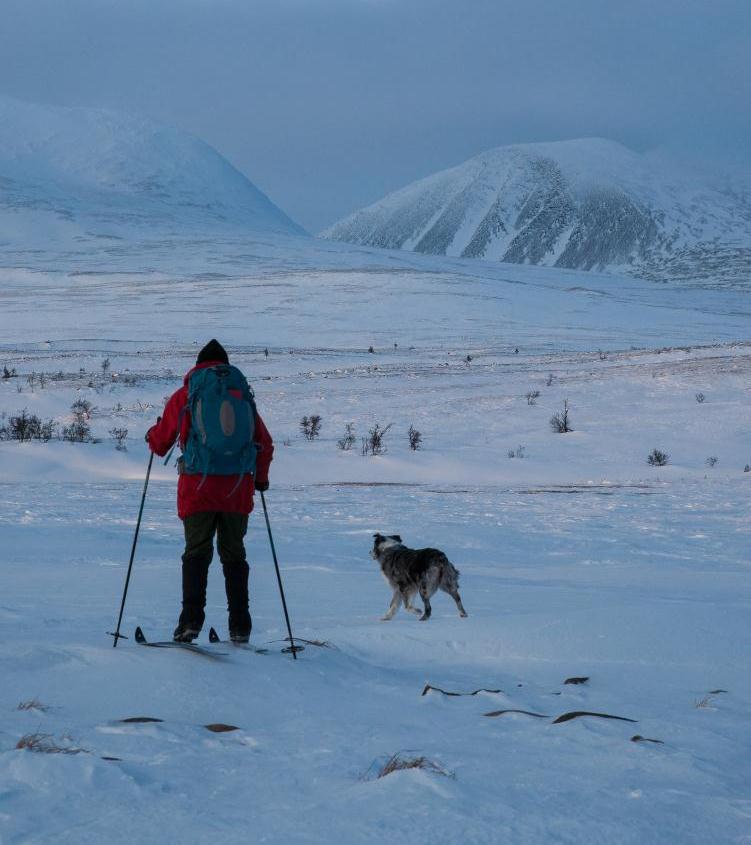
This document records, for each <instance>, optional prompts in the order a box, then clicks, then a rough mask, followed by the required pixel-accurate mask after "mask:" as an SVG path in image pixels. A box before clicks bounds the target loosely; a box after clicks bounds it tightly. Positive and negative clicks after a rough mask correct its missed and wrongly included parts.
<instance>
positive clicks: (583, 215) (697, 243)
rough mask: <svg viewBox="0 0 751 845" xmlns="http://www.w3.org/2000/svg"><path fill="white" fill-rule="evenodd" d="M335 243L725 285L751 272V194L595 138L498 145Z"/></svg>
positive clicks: (345, 226)
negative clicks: (713, 280) (712, 279)
mask: <svg viewBox="0 0 751 845" xmlns="http://www.w3.org/2000/svg"><path fill="white" fill-rule="evenodd" d="M322 234H323V237H326V238H331V239H334V240H340V241H347V242H350V243H356V244H363V245H369V246H377V247H385V248H389V249H406V250H413V251H415V252H422V253H429V254H432V255H450V256H462V257H466V258H484V259H490V260H499V261H506V262H512V263H515V264H542V265H552V266H556V267H567V268H576V269H583V270H591V269H597V270H603V269H606V268H608V269H611V268H612V269H616V268H617V269H620V270H623V269H627V270H629V271H630V272H635V273H636V274H637V275H642V276H650V275H656V276H658V277H664V276H671V275H672V276H680V277H684V278H702V277H708V276H710V275H712V276H713V277H716V276H717V274H718V272H719V273H720V274H722V275H724V276H725V277H726V278H727V277H730V278H733V277H736V276H739V275H741V274H743V275H747V274H748V269H749V266H751V191H749V189H748V184H747V183H745V182H742V181H741V180H738V181H737V182H736V184H735V186H734V188H732V189H731V188H720V187H714V186H708V185H704V184H700V183H699V182H697V180H696V179H695V178H690V177H689V176H687V175H686V174H685V173H682V172H680V171H678V170H677V169H676V168H675V167H674V166H672V165H669V164H666V162H665V161H658V159H657V158H653V157H650V156H644V155H640V154H638V153H635V152H632V151H631V150H629V149H627V148H626V147H623V146H621V145H620V144H617V143H615V142H613V141H607V140H603V139H598V138H587V139H580V140H575V141H561V142H556V143H548V144H525V145H515V146H509V147H499V148H498V149H494V150H489V151H488V152H485V153H482V154H481V155H478V156H475V157H474V158H472V159H469V161H466V162H465V163H464V164H460V165H459V166H458V167H454V168H451V169H450V170H444V171H442V172H440V173H436V174H434V175H432V176H429V177H427V178H426V179H422V180H420V181H418V182H415V183H413V184H411V185H408V186H407V187H405V188H403V189H402V190H399V191H397V192H395V193H392V194H389V195H388V196H387V197H385V198H384V199H382V200H380V201H379V202H377V203H375V204H373V205H371V206H368V207H367V208H365V209H362V210H361V211H357V212H355V213H354V214H352V215H351V216H349V217H347V218H346V219H344V220H342V221H340V222H339V223H336V224H334V225H333V226H332V227H331V228H329V229H328V230H326V231H325V232H323V233H322Z"/></svg>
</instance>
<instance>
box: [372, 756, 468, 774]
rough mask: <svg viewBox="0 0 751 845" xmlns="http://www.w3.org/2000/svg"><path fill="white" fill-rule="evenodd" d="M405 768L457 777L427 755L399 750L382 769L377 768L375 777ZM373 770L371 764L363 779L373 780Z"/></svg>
mask: <svg viewBox="0 0 751 845" xmlns="http://www.w3.org/2000/svg"><path fill="white" fill-rule="evenodd" d="M405 769H422V770H423V771H426V772H433V774H436V775H441V776H442V777H446V778H454V777H456V775H455V774H454V773H453V772H450V771H448V770H447V769H444V768H443V766H441V765H439V764H438V763H436V762H435V761H434V760H429V759H428V758H427V757H423V756H420V757H406V756H402V753H401V752H397V753H396V754H392V755H391V757H389V759H388V760H387V761H386V762H385V763H384V764H383V765H382V766H381V768H380V769H376V771H375V779H376V780H378V779H379V778H385V777H386V775H390V774H393V773H394V772H401V771H404V770H405ZM372 771H373V767H372V766H371V768H370V769H369V770H368V772H367V773H366V774H365V776H364V777H363V780H372V779H373V778H372V777H371V773H372Z"/></svg>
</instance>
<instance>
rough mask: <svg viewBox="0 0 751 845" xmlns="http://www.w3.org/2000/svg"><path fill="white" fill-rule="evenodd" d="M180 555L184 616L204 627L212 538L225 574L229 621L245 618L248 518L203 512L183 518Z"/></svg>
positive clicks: (212, 552) (235, 514)
mask: <svg viewBox="0 0 751 845" xmlns="http://www.w3.org/2000/svg"><path fill="white" fill-rule="evenodd" d="M183 527H184V529H185V553H184V554H183V614H185V616H186V617H187V618H189V619H192V620H195V621H198V622H200V624H201V625H202V624H203V619H204V607H205V605H206V584H207V582H208V576H209V564H210V563H211V559H212V558H213V556H214V536H215V535H216V546H217V550H218V552H219V559H220V560H221V562H222V569H223V571H224V587H225V590H226V593H227V609H228V610H229V613H230V619H232V618H233V617H235V619H237V620H238V622H240V621H241V620H244V618H245V617H246V616H247V614H248V573H249V571H250V570H249V567H248V562H247V560H246V559H245V543H244V542H243V540H244V538H245V532H246V531H247V530H248V515H247V514H243V513H226V512H223V511H203V512H201V513H194V514H190V515H189V516H186V517H185V519H184V520H183Z"/></svg>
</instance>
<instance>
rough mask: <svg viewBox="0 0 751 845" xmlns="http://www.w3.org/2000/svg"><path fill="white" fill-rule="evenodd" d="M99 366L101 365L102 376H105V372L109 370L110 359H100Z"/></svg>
mask: <svg viewBox="0 0 751 845" xmlns="http://www.w3.org/2000/svg"><path fill="white" fill-rule="evenodd" d="M101 366H102V378H107V373H108V372H109V371H110V359H109V358H105V359H104V361H102V365H101Z"/></svg>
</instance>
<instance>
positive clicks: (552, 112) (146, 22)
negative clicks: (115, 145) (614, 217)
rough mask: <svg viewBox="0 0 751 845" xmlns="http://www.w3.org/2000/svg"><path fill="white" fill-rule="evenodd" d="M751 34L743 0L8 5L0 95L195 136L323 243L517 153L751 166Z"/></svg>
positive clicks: (90, 0)
mask: <svg viewBox="0 0 751 845" xmlns="http://www.w3.org/2000/svg"><path fill="white" fill-rule="evenodd" d="M749 33H751V7H750V6H749V5H748V4H747V3H743V2H738V0H721V2H720V3H719V4H718V3H712V4H709V3H707V2H698V0H692V2H688V3H686V2H678V0H667V1H666V2H664V3H663V4H661V5H660V7H659V9H654V8H652V7H651V6H650V4H649V3H647V2H646V0H636V2H634V3H630V4H629V5H628V7H625V6H612V7H611V6H608V7H602V5H601V4H599V3H597V2H595V0H580V2H578V3H577V4H575V5H574V6H573V7H572V6H569V7H566V8H562V7H560V6H559V5H558V4H555V3H550V2H548V1H547V0H534V2H531V3H530V4H526V5H525V8H524V9H519V8H515V7H514V5H513V4H511V3H510V2H500V3H499V2H491V0H471V2H469V3H463V4H459V3H455V2H435V0H433V1H432V2H431V0H408V2H404V3H396V2H393V0H356V2H345V0H316V2H313V3H310V2H302V0H280V2H278V3H276V4H275V5H274V6H273V8H268V7H266V6H265V4H262V3H258V2H250V3H241V2H239V0H222V2H220V3H211V4H210V3H208V2H207V0H192V1H191V2H190V3H183V2H179V0H160V2H158V3H151V4H149V3H146V2H144V0H136V2H133V3H131V4H128V6H127V7H119V6H117V5H116V4H112V3H105V4H102V3H101V2H97V0H71V2H69V3H67V4H66V5H65V9H60V8H59V5H58V4H56V3H55V2H53V0H31V2H28V0H8V1H7V3H6V9H5V16H4V26H3V29H2V31H1V32H0V91H2V92H3V93H5V94H7V95H8V96H10V97H14V98H17V99H21V100H27V101H32V102H38V103H44V104H49V105H63V106H85V107H90V108H110V109H114V110H116V111H121V112H130V113H135V114H141V115H144V116H147V117H150V118H152V119H155V120H157V121H159V122H162V123H165V124H168V125H171V126H175V127H176V128H179V129H183V130H185V131H187V132H189V133H191V134H193V135H195V136H197V137H199V138H201V139H203V140H204V141H206V142H207V143H208V144H210V145H211V146H212V147H214V148H215V149H216V150H217V151H218V152H219V153H220V154H221V155H222V156H224V157H225V158H226V159H227V160H228V161H229V162H230V163H231V164H232V165H233V166H235V167H236V168H237V169H238V170H240V171H241V172H242V173H243V174H244V175H246V176H247V177H248V178H249V179H250V180H251V181H252V182H253V183H254V184H255V185H257V186H258V187H259V188H260V190H262V191H263V192H264V193H265V194H267V195H268V196H269V198H270V199H272V201H273V202H274V203H276V204H277V205H278V206H279V207H280V208H281V209H283V210H284V211H285V213H287V214H288V215H289V216H290V217H292V218H293V219H294V220H295V221H296V222H298V223H299V224H300V225H302V226H303V227H304V228H305V229H306V230H307V231H309V232H311V233H312V234H316V233H317V232H320V231H322V230H323V229H325V228H326V227H327V226H329V225H331V224H332V223H334V222H336V221H338V220H340V219H342V218H343V217H346V216H347V215H348V214H350V213H351V212H353V211H356V210H358V209H360V208H362V207H365V206H367V205H370V204H372V203H373V202H376V201H378V200H379V199H381V198H382V197H383V196H385V195H387V194H389V193H391V192H393V191H395V190H398V189H399V188H402V187H404V186H406V185H408V184H410V183H412V182H414V181H417V180H419V179H421V178H424V177H426V176H429V175H431V174H432V173H435V172H437V171H441V170H445V169H448V168H450V167H453V166H456V165H459V164H461V163H462V162H464V161H466V160H467V159H469V158H472V157H473V156H475V155H478V154H480V153H482V152H485V151H487V150H491V149H495V148H498V147H503V146H508V145H511V144H529V143H549V142H554V141H556V140H561V141H566V140H575V139H579V138H585V137H602V138H606V139H608V140H613V141H616V142H618V143H621V144H623V145H624V146H626V147H628V148H629V149H632V150H634V151H635V152H640V153H644V152H647V151H654V150H667V151H669V153H670V155H671V156H673V157H676V158H678V159H680V160H684V161H687V162H690V163H691V166H694V165H695V164H696V163H697V162H699V163H701V165H702V166H703V167H705V168H708V169H710V170H712V169H717V168H718V167H719V168H728V167H730V168H736V167H741V168H743V169H744V170H745V169H749V168H750V167H751V114H749V113H748V109H747V108H746V103H747V102H749V100H751V73H749V71H750V70H751V62H750V61H749V58H748V55H749V53H748V40H749ZM29 55H33V56H35V57H36V58H35V61H34V63H33V64H32V65H31V66H30V65H29V63H28V61H27V60H26V59H27V57H28V56H29Z"/></svg>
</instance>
